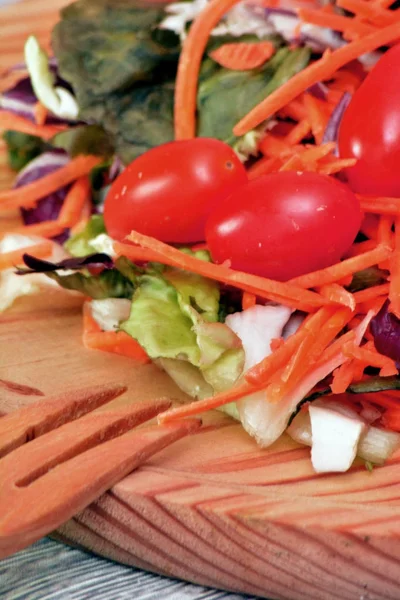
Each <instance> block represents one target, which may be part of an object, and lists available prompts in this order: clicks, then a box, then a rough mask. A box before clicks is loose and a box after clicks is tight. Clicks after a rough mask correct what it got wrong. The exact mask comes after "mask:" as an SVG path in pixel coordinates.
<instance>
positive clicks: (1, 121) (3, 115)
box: [0, 110, 66, 140]
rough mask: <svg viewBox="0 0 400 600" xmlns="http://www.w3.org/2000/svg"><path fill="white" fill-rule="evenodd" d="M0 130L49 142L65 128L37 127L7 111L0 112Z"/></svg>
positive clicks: (53, 126)
mask: <svg viewBox="0 0 400 600" xmlns="http://www.w3.org/2000/svg"><path fill="white" fill-rule="evenodd" d="M0 129H7V130H9V129H11V130H12V131H19V132H21V133H26V134H27V135H34V136H36V137H40V138H42V139H43V140H49V139H51V138H52V137H54V136H55V135H56V134H57V133H60V131H64V130H65V129H66V126H64V125H37V124H36V123H33V122H32V121H29V119H25V118H24V117H20V116H19V115H16V114H15V113H13V112H11V111H8V110H0Z"/></svg>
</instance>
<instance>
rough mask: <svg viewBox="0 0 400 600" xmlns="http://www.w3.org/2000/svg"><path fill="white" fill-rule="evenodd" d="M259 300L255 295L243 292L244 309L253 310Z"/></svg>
mask: <svg viewBox="0 0 400 600" xmlns="http://www.w3.org/2000/svg"><path fill="white" fill-rule="evenodd" d="M256 301H257V298H256V296H255V295H254V294H249V293H248V292H243V296H242V309H243V310H247V309H248V308H253V306H255V305H256Z"/></svg>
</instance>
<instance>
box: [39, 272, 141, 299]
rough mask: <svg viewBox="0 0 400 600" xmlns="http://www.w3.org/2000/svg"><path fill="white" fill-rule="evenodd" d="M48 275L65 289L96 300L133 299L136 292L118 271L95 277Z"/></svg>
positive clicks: (77, 274)
mask: <svg viewBox="0 0 400 600" xmlns="http://www.w3.org/2000/svg"><path fill="white" fill-rule="evenodd" d="M46 275H47V277H49V278H50V279H53V280H54V281H56V282H57V283H58V284H59V285H60V286H61V287H63V288H64V289H66V290H75V291H77V292H81V293H82V294H85V296H89V297H90V298H93V299H94V300H103V299H105V298H131V297H132V294H133V290H134V286H133V284H132V283H131V282H130V281H128V280H127V279H126V278H125V277H124V276H123V275H121V273H120V272H119V271H117V270H116V269H110V270H105V271H102V272H101V273H100V274H99V275H95V276H94V275H90V274H87V273H72V274H70V275H60V274H59V273H57V272H55V271H53V272H48V273H46Z"/></svg>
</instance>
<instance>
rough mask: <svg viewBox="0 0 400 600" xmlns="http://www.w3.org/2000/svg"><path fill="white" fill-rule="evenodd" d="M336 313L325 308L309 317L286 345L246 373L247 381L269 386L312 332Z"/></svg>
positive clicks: (329, 308)
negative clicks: (275, 375)
mask: <svg viewBox="0 0 400 600" xmlns="http://www.w3.org/2000/svg"><path fill="white" fill-rule="evenodd" d="M334 311H335V309H334V308H333V307H323V308H321V309H320V310H318V311H317V312H316V313H314V314H313V315H310V316H308V317H307V318H306V319H305V321H303V323H302V324H301V325H300V327H299V329H298V330H297V331H296V332H295V333H294V334H292V335H291V336H290V337H288V339H287V340H286V341H285V343H284V344H282V345H281V346H280V347H279V348H278V349H277V350H276V351H275V352H273V353H272V354H270V355H269V356H267V357H266V358H264V360H262V361H261V362H259V363H258V364H257V365H255V366H254V367H252V368H251V369H249V370H248V371H247V373H245V375H244V377H245V379H246V381H248V382H249V383H251V384H253V385H257V384H260V383H262V382H263V383H264V384H267V383H268V382H269V379H270V377H271V376H272V375H273V374H274V373H275V372H277V371H278V370H279V369H281V368H282V367H284V366H285V365H286V364H287V363H288V362H289V361H290V360H291V357H292V356H293V354H294V353H295V352H296V351H297V350H298V348H299V347H300V346H301V344H302V343H303V341H304V340H305V339H307V337H308V335H309V332H310V330H317V329H321V327H322V326H323V324H324V323H326V321H327V319H328V318H329V317H330V316H331V315H332V314H333V312H334Z"/></svg>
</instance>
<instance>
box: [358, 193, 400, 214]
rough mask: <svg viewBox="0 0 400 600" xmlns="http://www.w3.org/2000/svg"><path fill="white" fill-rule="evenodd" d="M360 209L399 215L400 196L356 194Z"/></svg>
mask: <svg viewBox="0 0 400 600" xmlns="http://www.w3.org/2000/svg"><path fill="white" fill-rule="evenodd" d="M358 198H359V200H360V204H361V210H363V211H364V212H368V213H375V214H378V215H393V216H400V198H385V197H380V198H378V197H368V196H360V195H358Z"/></svg>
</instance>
